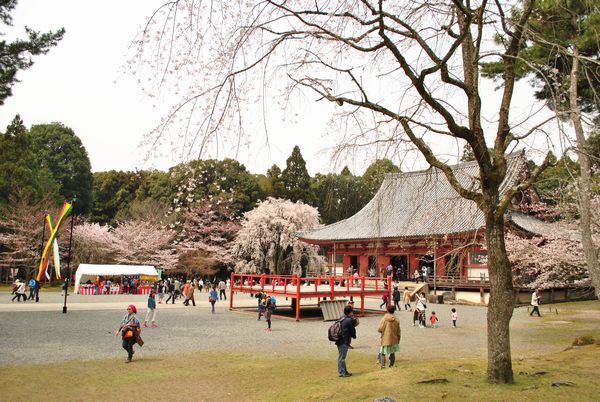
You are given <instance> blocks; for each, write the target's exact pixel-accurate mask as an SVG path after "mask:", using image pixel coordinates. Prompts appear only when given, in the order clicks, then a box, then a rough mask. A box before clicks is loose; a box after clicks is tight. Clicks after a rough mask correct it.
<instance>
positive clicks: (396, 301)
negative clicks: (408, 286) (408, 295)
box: [392, 286, 400, 310]
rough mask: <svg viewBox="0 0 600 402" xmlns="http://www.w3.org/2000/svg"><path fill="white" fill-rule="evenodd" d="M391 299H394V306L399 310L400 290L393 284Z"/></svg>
mask: <svg viewBox="0 0 600 402" xmlns="http://www.w3.org/2000/svg"><path fill="white" fill-rule="evenodd" d="M392 300H393V301H394V308H395V309H396V310H400V291H399V290H398V286H394V291H393V292H392Z"/></svg>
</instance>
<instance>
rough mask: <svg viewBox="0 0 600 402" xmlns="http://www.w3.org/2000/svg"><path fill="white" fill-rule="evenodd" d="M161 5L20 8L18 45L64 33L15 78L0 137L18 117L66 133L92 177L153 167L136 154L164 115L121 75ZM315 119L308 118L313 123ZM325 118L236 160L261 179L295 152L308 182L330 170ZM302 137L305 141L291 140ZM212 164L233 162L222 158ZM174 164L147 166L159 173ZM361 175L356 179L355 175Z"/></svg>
mask: <svg viewBox="0 0 600 402" xmlns="http://www.w3.org/2000/svg"><path fill="white" fill-rule="evenodd" d="M162 3H163V1H162V0H126V1H115V0H107V1H103V2H90V1H72V0H69V1H66V0H53V1H47V0H21V1H19V3H18V4H17V8H16V10H15V12H14V13H13V14H12V15H13V25H14V27H13V28H12V29H11V30H10V31H9V32H8V37H9V38H10V37H14V36H15V35H16V36H18V37H21V38H24V37H25V34H24V30H23V26H24V25H27V26H29V27H31V28H32V29H35V30H39V31H46V30H50V29H52V30H56V29H58V28H60V27H64V28H65V29H66V34H65V37H64V39H63V40H62V41H61V42H59V44H58V45H57V46H56V47H54V48H52V49H51V50H50V52H49V53H48V54H47V55H44V56H37V57H36V58H35V59H34V61H35V64H34V65H33V67H31V68H30V69H29V70H26V71H22V72H19V74H18V78H19V79H20V80H21V82H20V83H18V84H16V85H15V86H14V87H13V96H12V97H10V98H8V99H7V100H6V102H5V105H4V106H2V107H0V130H1V131H4V129H5V128H6V126H7V125H8V124H9V122H10V121H11V120H12V119H13V117H14V116H15V115H16V114H17V113H18V114H20V115H21V118H22V119H23V120H24V122H25V125H26V126H27V127H30V126H31V125H33V124H42V123H51V122H60V123H63V124H64V125H66V126H68V127H70V128H72V129H73V130H74V131H75V133H76V134H77V136H79V138H81V140H82V142H83V144H84V146H85V147H86V149H87V151H88V153H89V156H90V160H91V163H92V170H93V171H105V170H111V169H115V170H133V169H136V168H137V169H144V168H148V167H152V165H149V164H148V162H144V159H145V158H144V156H145V154H144V152H143V151H142V150H141V149H140V148H139V147H138V145H139V143H140V140H141V138H142V136H143V135H144V134H145V133H148V132H149V131H150V130H152V129H153V128H154V127H155V126H156V125H157V124H158V123H159V122H160V117H161V116H163V115H164V114H165V113H166V111H167V110H168V106H169V105H167V104H162V105H161V104H158V105H156V106H154V105H153V101H152V100H151V99H149V98H147V97H146V96H145V95H144V94H143V93H142V91H141V90H140V88H139V86H138V84H137V82H136V78H135V77H134V76H132V75H131V74H130V73H127V72H126V71H125V69H124V66H125V63H126V55H127V52H128V46H129V44H130V43H131V41H132V39H133V38H134V37H135V35H136V33H138V32H139V30H140V27H141V26H142V24H143V23H144V21H145V17H146V16H148V15H150V14H151V13H152V12H153V11H154V10H155V9H156V8H157V7H158V5H160V4H162ZM313 117H314V116H313ZM325 123H326V118H325V117H324V116H321V117H319V118H312V119H311V122H310V124H308V125H307V122H302V121H300V122H296V123H293V122H290V123H288V124H289V125H291V126H294V127H290V126H289V125H288V126H282V128H281V132H282V133H284V134H283V135H278V136H276V137H275V136H272V137H271V138H269V146H268V147H267V146H266V145H265V138H261V137H259V138H256V140H255V141H254V142H253V144H252V147H253V149H254V150H253V151H250V152H249V153H246V155H239V157H238V159H239V160H240V162H241V163H243V164H245V165H246V167H247V168H248V169H249V170H250V171H251V172H253V173H265V172H266V170H267V169H268V168H269V167H270V166H271V165H272V164H274V163H276V164H278V165H279V166H280V167H282V168H283V167H285V160H286V159H287V157H288V156H289V155H290V154H291V152H292V148H293V147H294V145H296V144H297V145H299V146H300V148H301V150H302V154H303V156H304V159H305V160H306V162H307V168H308V170H309V172H310V173H311V174H314V173H316V172H327V171H329V170H330V163H329V158H328V157H327V156H325V155H324V154H322V153H320V152H319V151H320V150H322V149H323V148H325V147H326V146H325V145H324V142H323V141H320V140H319V138H320V137H321V135H322V134H323V131H324V130H325ZM300 129H302V132H303V133H304V135H297V134H296V133H297V131H296V130H300ZM220 152H221V154H220V155H219V157H234V156H235V155H233V154H227V150H221V151H220ZM176 162H177V161H173V160H169V159H162V160H158V161H153V162H152V164H153V167H157V168H160V169H166V168H168V167H170V166H172V165H173V164H175V163H176ZM357 173H362V171H360V172H357Z"/></svg>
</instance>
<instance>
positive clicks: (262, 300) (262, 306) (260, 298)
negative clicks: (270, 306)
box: [254, 289, 267, 321]
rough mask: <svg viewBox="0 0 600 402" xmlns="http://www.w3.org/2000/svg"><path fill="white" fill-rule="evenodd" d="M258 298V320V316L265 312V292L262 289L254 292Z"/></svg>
mask: <svg viewBox="0 0 600 402" xmlns="http://www.w3.org/2000/svg"><path fill="white" fill-rule="evenodd" d="M254 297H256V298H257V299H258V320H257V321H259V320H260V317H261V316H262V315H263V314H264V312H265V306H266V305H267V294H266V293H265V290H264V289H261V290H260V292H258V293H257V294H256V296H254Z"/></svg>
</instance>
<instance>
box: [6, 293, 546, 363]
mask: <svg viewBox="0 0 600 402" xmlns="http://www.w3.org/2000/svg"><path fill="white" fill-rule="evenodd" d="M199 296H200V297H198V299H201V301H198V302H197V306H196V307H191V306H190V307H185V306H183V305H182V304H181V301H178V302H177V303H176V304H175V305H168V306H165V305H164V304H159V305H158V309H157V323H158V325H159V328H148V329H144V331H143V332H142V335H143V338H144V341H145V342H146V344H145V345H144V347H143V348H141V349H140V348H138V347H137V346H136V350H137V353H136V358H143V357H144V356H150V355H161V354H173V353H184V352H192V351H218V350H242V351H263V352H265V353H281V352H290V353H316V354H319V355H325V354H335V353H336V349H335V345H334V344H333V343H331V342H329V341H328V340H327V328H328V327H329V325H330V323H327V322H323V321H320V320H303V321H300V322H296V321H294V320H291V319H289V318H282V317H275V316H274V317H273V320H272V321H273V332H271V333H268V332H265V331H264V328H265V327H266V323H265V322H264V321H262V320H261V321H257V319H256V313H255V312H252V311H240V310H235V311H229V310H228V304H226V302H221V303H217V313H216V314H214V315H213V314H211V313H210V307H209V304H208V302H207V301H205V300H204V299H206V297H205V294H204V293H203V294H202V295H199ZM10 298H11V295H10V294H9V293H8V292H0V365H21V364H43V363H54V362H61V361H69V360H89V359H99V358H107V357H124V356H125V351H124V350H122V348H121V338H120V337H115V335H114V332H115V330H116V329H117V328H118V325H119V323H120V320H121V319H122V317H123V315H124V314H125V307H126V306H127V305H128V304H130V303H134V304H136V305H137V306H138V318H139V319H140V320H143V319H144V317H145V313H146V308H145V305H146V298H147V297H146V296H122V295H121V296H78V295H75V296H69V304H68V308H69V310H68V313H67V314H62V300H63V299H62V298H61V297H60V295H59V294H58V293H56V294H53V293H47V294H42V297H41V299H42V300H41V302H40V303H31V302H27V303H16V302H15V303H11V302H10ZM235 300H236V306H239V305H245V306H247V307H248V308H251V307H253V306H255V300H254V299H251V298H250V297H249V295H237V296H236V299H235ZM278 306H279V309H284V308H285V307H286V306H285V301H283V300H278ZM357 307H359V306H358V305H357ZM366 307H367V308H371V309H375V310H378V307H379V301H378V300H375V299H372V300H367V302H366ZM428 307H429V309H428V314H429V312H430V311H431V310H432V309H433V310H435V311H436V313H437V315H438V317H439V319H440V323H439V327H438V328H435V329H434V328H425V329H422V328H418V327H412V326H411V323H412V313H409V312H404V311H402V312H399V313H397V316H399V317H400V325H401V329H402V341H401V343H400V345H401V350H402V352H401V353H402V354H410V355H413V356H419V357H428V356H445V357H448V358H459V357H466V356H485V355H486V353H487V352H486V331H485V329H486V322H485V321H486V312H487V309H486V308H485V307H478V306H451V305H447V304H442V305H434V304H429V305H428ZM452 307H456V308H457V310H458V313H459V319H458V326H459V327H458V328H456V329H455V328H452V322H451V320H450V309H451V308H452ZM380 319H381V316H380V315H373V316H368V317H362V318H361V319H360V325H359V326H358V328H357V335H358V336H357V339H356V340H354V341H353V346H354V348H355V350H353V351H351V353H357V352H358V353H368V354H373V357H375V355H376V353H377V348H378V344H379V336H378V333H377V325H378V323H379V320H380ZM529 320H532V318H530V317H529V316H528V315H527V314H526V311H525V309H523V308H520V309H516V310H515V314H514V316H513V320H512V326H513V328H516V330H517V331H518V329H519V328H520V327H523V326H524V325H525V324H526V322H527V321H529ZM513 332H514V331H513ZM514 338H516V340H513V345H512V350H513V352H515V351H516V352H518V351H519V350H524V349H525V348H527V349H528V350H529V351H531V350H532V348H533V350H534V351H535V350H538V349H539V350H540V351H542V350H543V349H544V348H546V349H547V348H548V346H543V345H541V344H540V343H539V342H538V343H535V344H531V343H529V342H528V340H527V338H526V337H522V336H521V337H519V336H517V337H514Z"/></svg>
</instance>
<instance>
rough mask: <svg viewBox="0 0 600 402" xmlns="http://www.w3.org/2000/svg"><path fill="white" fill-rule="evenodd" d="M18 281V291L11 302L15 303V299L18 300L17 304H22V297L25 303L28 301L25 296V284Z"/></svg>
mask: <svg viewBox="0 0 600 402" xmlns="http://www.w3.org/2000/svg"><path fill="white" fill-rule="evenodd" d="M17 281H18V283H16V285H17V290H16V292H15V296H14V297H13V298H12V300H11V301H15V299H17V302H20V301H21V297H22V298H23V301H27V296H26V295H25V282H22V281H19V280H18V279H17Z"/></svg>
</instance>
